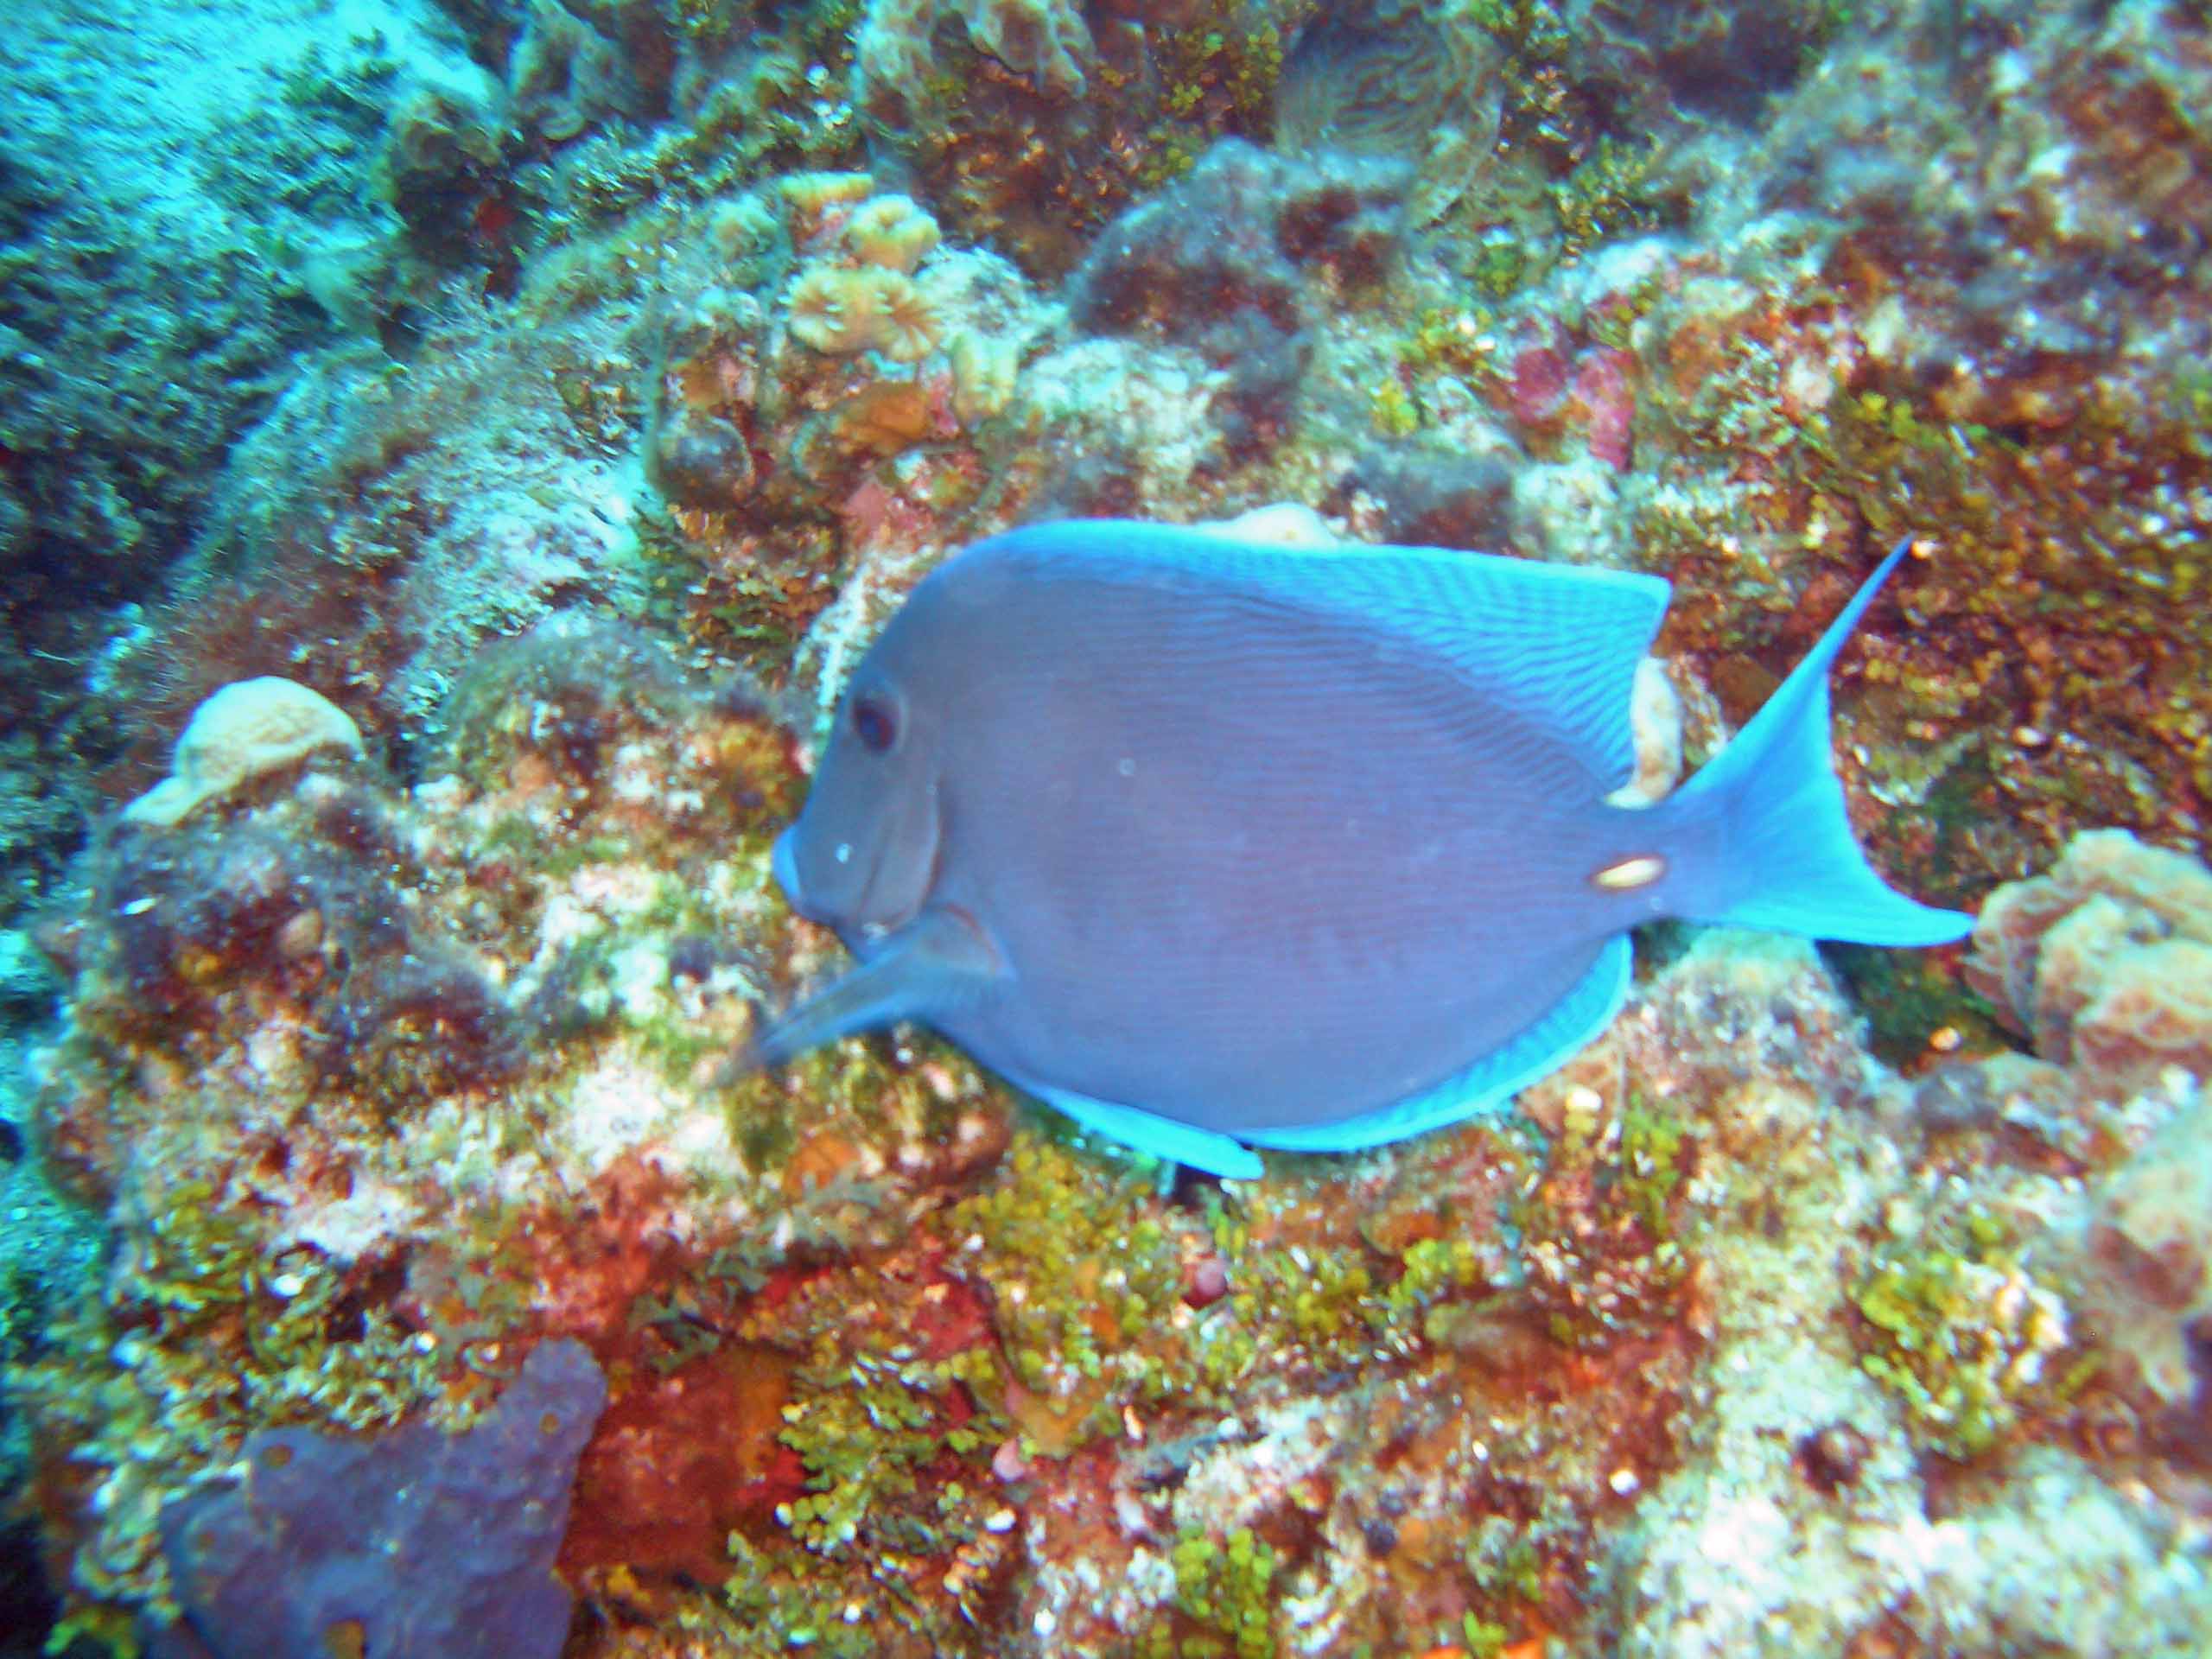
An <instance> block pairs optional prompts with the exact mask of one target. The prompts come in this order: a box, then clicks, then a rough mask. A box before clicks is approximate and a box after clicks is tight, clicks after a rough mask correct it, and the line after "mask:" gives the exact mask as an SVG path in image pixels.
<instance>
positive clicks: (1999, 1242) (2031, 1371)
mask: <svg viewBox="0 0 2212 1659" xmlns="http://www.w3.org/2000/svg"><path fill="white" fill-rule="evenodd" d="M1851 1300H1852V1304H1853V1306H1854V1307H1856V1308H1857V1309H1858V1311H1859V1316H1860V1319H1861V1324H1860V1325H1859V1332H1858V1334H1859V1365H1860V1367H1861V1368H1862V1369H1863V1370H1865V1371H1866V1374H1867V1375H1868V1376H1872V1377H1873V1378H1874V1379H1875V1380H1876V1381H1877V1382H1878V1383H1882V1384H1883V1385H1884V1386H1885V1388H1887V1389H1889V1390H1890V1391H1891V1393H1893V1394H1895V1395H1897V1397H1898V1399H1899V1400H1900V1401H1901V1402H1903V1403H1904V1407H1905V1411H1906V1414H1907V1418H1908V1421H1909V1423H1910V1428H1911V1431H1912V1433H1913V1436H1914V1438H1915V1439H1916V1440H1918V1441H1919V1442H1920V1443H1921V1444H1923V1445H1924V1446H1928V1447H1929V1448H1930V1449H1931V1450H1934V1451H1936V1452H1941V1453H1942V1454H1943V1455H1944V1456H1946V1457H1948V1458H1954V1459H1967V1458H1973V1457H1975V1456H1978V1455H1980V1453H1982V1452H1986V1451H1988V1450H1989V1449H1990V1448H1991V1447H1993V1446H1996V1445H1997V1444H1999V1442H2000V1441H2001V1440H2005V1438H2007V1437H2008V1436H2009V1435H2011V1434H2012V1433H2013V1432H2014V1431H2016V1430H2017V1429H2018V1428H2019V1427H2021V1426H2022V1425H2023V1424H2024V1423H2025V1422H2026V1421H2029V1420H2030V1419H2031V1418H2032V1417H2034V1416H2035V1415H2037V1414H2038V1413H2040V1412H2043V1411H2045V1410H2048V1409H2050V1408H2053V1407H2055V1406H2056V1405H2058V1404H2060V1403H2061V1398H2060V1396H2061V1394H2062V1390H2060V1389H2058V1388H2057V1387H2056V1385H2055V1383H2054V1382H2053V1381H2052V1379H2051V1376H2050V1371H2051V1362H2052V1361H2053V1359H2054V1358H2055V1357H2056V1356H2058V1355H2059V1354H2061V1353H2062V1352H2063V1351H2065V1350H2067V1349H2068V1347H2069V1345H2070V1340H2071V1339H2070V1338H2069V1333H2068V1330H2067V1322H2066V1308H2065V1305H2064V1304H2063V1302H2062V1301H2061V1300H2059V1299H2058V1297H2057V1296H2056V1294H2054V1293H2053V1292H2051V1291H2050V1290H2049V1289H2048V1288H2046V1287H2044V1286H2042V1285H2039V1284H2037V1282H2036V1281H2035V1280H2034V1278H2033V1277H2031V1275H2030V1274H2029V1273H2028V1272H2027V1270H2026V1269H2025V1268H2024V1266H2023V1265H2022V1262H2021V1259H2020V1256H2019V1254H2018V1248H2017V1241H2016V1239H2015V1238H2014V1236H2013V1233H2012V1227H2011V1225H2010V1224H2008V1223H2006V1222H2005V1221H2004V1220H2002V1219H2001V1218H2000V1217H1998V1216H1997V1215H1995V1214H1994V1213H1993V1212H1992V1211H1987V1210H1984V1209H1980V1208H1975V1209H1970V1210H1967V1211H1962V1212H1957V1213H1953V1214H1947V1215H1944V1216H1942V1217H1936V1218H1934V1219H1931V1220H1929V1221H1926V1222H1923V1224H1922V1225H1921V1226H1920V1228H1919V1230H1917V1232H1916V1233H1915V1234H1914V1235H1912V1236H1909V1237H1893V1238H1891V1239H1890V1240H1887V1241H1885V1243H1884V1244H1883V1245H1882V1246H1881V1247H1880V1248H1878V1249H1877V1250H1876V1252H1875V1254H1874V1255H1873V1257H1872V1261H1871V1262H1869V1263H1868V1266H1867V1269H1866V1272H1865V1274H1862V1275H1861V1276H1860V1278H1859V1281H1858V1282H1857V1283H1856V1284H1855V1285H1854V1286H1853V1288H1852V1292H1851Z"/></svg>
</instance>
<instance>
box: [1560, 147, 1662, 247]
mask: <svg viewBox="0 0 2212 1659" xmlns="http://www.w3.org/2000/svg"><path fill="white" fill-rule="evenodd" d="M1657 157H1658V149H1657V147H1656V145H1654V146H1650V147H1648V148H1644V149H1637V148H1634V147H1632V146H1630V145H1628V144H1624V143H1621V142H1619V141H1618V139H1615V138H1611V137H1601V138H1599V141H1598V143H1597V145H1596V147H1595V148H1594V149H1592V151H1591V152H1590V155H1589V156H1588V157H1587V158H1586V159H1585V160H1584V161H1583V162H1582V163H1581V165H1580V166H1579V167H1577V168H1575V169H1574V170H1573V172H1572V173H1570V174H1568V175H1567V177H1566V178H1564V179H1562V180H1560V182H1559V183H1558V184H1556V185H1554V187H1553V188H1552V193H1551V195H1552V208H1553V211H1554V213H1557V214H1558V215H1559V228H1560V237H1561V238H1562V245H1563V247H1564V249H1565V251H1566V252H1567V254H1568V255H1569V256H1573V255H1574V254H1578V253H1581V252H1583V251H1586V250H1587V249H1590V248H1592V247H1595V246H1597V245H1599V243H1602V242H1606V241H1610V240H1611V239H1612V238H1615V237H1618V236H1623V235H1626V234H1628V233H1629V232H1634V231H1641V230H1648V229H1649V228H1650V227H1651V226H1655V225H1656V224H1658V223H1659V222H1660V220H1661V219H1662V217H1663V212H1662V201H1661V200H1660V198H1659V196H1658V194H1657V193H1656V190H1655V188H1654V187H1653V182H1652V181H1653V173H1654V168H1655V166H1656V161H1657Z"/></svg>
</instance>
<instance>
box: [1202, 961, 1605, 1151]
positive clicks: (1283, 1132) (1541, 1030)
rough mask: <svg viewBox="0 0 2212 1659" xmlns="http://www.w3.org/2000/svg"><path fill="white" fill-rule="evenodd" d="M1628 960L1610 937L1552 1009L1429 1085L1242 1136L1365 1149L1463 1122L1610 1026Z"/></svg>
mask: <svg viewBox="0 0 2212 1659" xmlns="http://www.w3.org/2000/svg"><path fill="white" fill-rule="evenodd" d="M1633 962H1634V955H1633V951H1632V950H1631V947H1630V944H1629V938H1628V935H1627V934H1625V933H1622V934H1618V935H1616V936H1615V937H1614V938H1611V939H1608V940H1607V941H1606V942H1605V944H1604V945H1603V946H1601V947H1600V948H1599V951H1598V958H1597V960H1596V961H1595V962H1593V963H1591V964H1590V967H1589V969H1588V971H1586V973H1585V974H1584V975H1583V976H1582V977H1581V978H1580V979H1579V980H1577V981H1576V982H1574V986H1573V988H1572V989H1571V990H1569V991H1568V992H1567V995H1565V996H1564V997H1562V998H1560V1001H1559V1002H1558V1003H1557V1004H1556V1005H1554V1007H1553V1008H1552V1009H1551V1011H1550V1012H1549V1013H1548V1014H1545V1015H1544V1016H1543V1017H1542V1018H1541V1019H1540V1020H1537V1021H1536V1022H1535V1024H1534V1025H1532V1026H1529V1027H1526V1028H1525V1029H1524V1030H1522V1032H1521V1033H1519V1034H1518V1035H1516V1037H1514V1038H1513V1039H1512V1040H1511V1041H1510V1042H1508V1043H1507V1044H1506V1045H1505V1046H1503V1048H1500V1049H1498V1050H1497V1051H1496V1052H1493V1053H1490V1054H1485V1055H1484V1056H1483V1058H1480V1059H1479V1060H1477V1061H1476V1062H1475V1063H1474V1064H1473V1065H1470V1066H1468V1067H1467V1068H1466V1069H1465V1071H1458V1072H1454V1073H1453V1074H1452V1076H1451V1077H1446V1079H1445V1080H1444V1081H1443V1082H1442V1083H1440V1084H1436V1085H1434V1086H1433V1088H1428V1089H1424V1090H1421V1093H1419V1094H1417V1095H1413V1096H1408V1098H1406V1099H1404V1100H1402V1101H1398V1102H1396V1103H1394V1104H1392V1105H1389V1106H1385V1107H1383V1108H1382V1109H1379V1110H1376V1111H1372V1112H1367V1113H1364V1114H1363V1115H1361V1116H1357V1117H1347V1118H1343V1119H1340V1120H1338V1122H1332V1123H1300V1124H1295V1125H1293V1126H1292V1127H1289V1128H1280V1129H1248V1130H1245V1131H1244V1132H1243V1137H1244V1139H1245V1140H1247V1141H1251V1142H1252V1143H1253V1144H1254V1145H1255V1146H1261V1147H1273V1148H1274V1150H1276V1151H1279V1152H1364V1151H1366V1150H1367V1149H1368V1148H1370V1147H1382V1146H1388V1145H1389V1143H1390V1142H1392V1141H1403V1140H1405V1139H1406V1138H1407V1137H1408V1136H1409V1135H1422V1134H1425V1133H1427V1131H1428V1130H1430V1129H1440V1128H1444V1127H1445V1126H1446V1125H1447V1124H1452V1123H1463V1122H1465V1121H1466V1120H1467V1119H1469V1118H1471V1117H1474V1116H1478V1115H1479V1114H1481V1113H1483V1112H1486V1111H1489V1110H1491V1109H1493V1108H1495V1107H1497V1106H1499V1105H1502V1104H1503V1103H1504V1102H1505V1101H1506V1100H1507V1099H1509V1098H1510V1097H1511V1096H1513V1095H1514V1094H1516V1093H1517V1092H1518V1091H1519V1090H1522V1089H1525V1088H1527V1087H1528V1086H1529V1084H1532V1083H1535V1081H1537V1079H1539V1078H1541V1077H1548V1076H1550V1075H1551V1073H1553V1072H1554V1071H1557V1070H1559V1068H1560V1066H1561V1065H1565V1064H1566V1063H1567V1061H1568V1060H1570V1059H1572V1058H1573V1057H1574V1056H1575V1054H1577V1053H1578V1052H1580V1051H1581V1050H1582V1049H1583V1048H1584V1047H1586V1046H1588V1045H1589V1044H1590V1043H1591V1042H1592V1040H1593V1039H1596V1038H1597V1037H1598V1036H1599V1034H1600V1033H1603V1032H1604V1030H1605V1027H1607V1026H1610V1025H1611V1024H1612V1022H1613V1016H1614V1015H1615V1014H1618V1013H1619V1012H1620V1010H1621V1004H1622V1003H1623V1002H1624V1001H1627V999H1628V983H1629V970H1630V967H1631V965H1632V963H1633Z"/></svg>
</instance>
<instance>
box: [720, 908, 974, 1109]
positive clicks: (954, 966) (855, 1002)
mask: <svg viewBox="0 0 2212 1659" xmlns="http://www.w3.org/2000/svg"><path fill="white" fill-rule="evenodd" d="M1005 974H1006V963H1005V960H1004V958H1002V957H1001V956H1000V955H999V951H998V947H997V945H996V944H995V943H993V941H992V939H991V937H990V935H989V934H988V933H987V932H985V931H983V928H982V925H981V924H980V923H978V922H977V921H976V918H974V917H973V916H970V915H969V913H968V912H966V911H964V910H962V909H960V908H959V907H958V906H950V905H947V906H938V907H936V908H933V909H930V910H925V911H924V912H922V913H921V914H920V915H919V916H917V917H916V918H914V919H913V920H912V921H911V922H909V923H907V924H906V926H905V927H902V928H900V929H899V931H897V932H896V933H893V935H891V936H890V937H889V938H887V939H885V940H883V941H882V942H881V943H880V944H877V945H876V946H874V948H873V949H872V950H869V952H868V955H867V956H866V957H863V958H862V959H861V961H860V962H859V963H857V964H856V965H855V967H854V968H853V969H852V971H851V972H849V973H848V974H846V975H845V976H843V977H842V979H839V980H836V981H835V982H832V983H831V984H830V985H829V987H828V988H826V989H823V990H821V991H818V992H817V993H816V994H815V995H812V996H810V997H808V998H807V999H806V1000H805V1001H802V1002H800V1003H799V1004H798V1007H794V1008H792V1009H791V1010H789V1011H788V1012H787V1013H786V1014H785V1015H784V1017H783V1018H782V1019H780V1020H778V1021H776V1023H775V1024H774V1025H772V1026H771V1027H768V1029H767V1030H766V1031H765V1032H763V1033H761V1034H760V1037H759V1038H758V1039H755V1041H754V1042H753V1046H752V1047H751V1048H749V1049H747V1051H746V1052H744V1053H742V1054H741V1055H739V1056H737V1057H736V1058H734V1059H733V1060H732V1061H731V1062H730V1063H729V1065H728V1066H727V1067H725V1068H724V1070H723V1073H722V1081H723V1082H725V1083H729V1082H734V1081H735V1080H736V1079H737V1078H738V1077H742V1076H744V1075H745V1074H746V1073H747V1072H748V1071H758V1070H759V1069H760V1068H761V1067H762V1066H768V1065H782V1064H783V1063H784V1062H785V1060H788V1059H791V1058H793V1057H794V1056H797V1055H799V1054H804V1052H806V1051H807V1050H808V1049H810V1048H815V1047H818V1046H820V1045H822V1044H823V1043H826V1042H829V1041H830V1040H832V1039H835V1038H838V1037H842V1036H845V1035H847V1034H849V1033H852V1032H855V1031H872V1030H874V1029H875V1028H876V1027H880V1026H887V1025H890V1024H892V1023H893V1021H895V1020H927V1019H929V1018H931V1016H933V1015H941V1014H946V1013H949V1012H950V1011H951V1010H952V1009H955V1008H957V1007H961V1006H962V1005H963V1003H965V1002H967V1001H969V1000H971V999H972V998H974V997H976V996H977V995H981V994H982V992H983V991H984V990H986V989H987V988H989V987H990V986H991V985H993V984H995V983H996V982H998V981H1000V980H1001V979H1002V978H1003V977H1004V976H1005Z"/></svg>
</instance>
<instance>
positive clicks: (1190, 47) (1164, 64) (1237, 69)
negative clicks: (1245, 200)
mask: <svg viewBox="0 0 2212 1659" xmlns="http://www.w3.org/2000/svg"><path fill="white" fill-rule="evenodd" d="M1152 55H1153V71H1154V73H1155V74H1156V75H1157V76H1158V77H1159V79H1160V111H1161V119H1160V121H1159V122H1157V123H1156V124H1154V126H1153V128H1152V130H1150V131H1149V132H1147V134H1146V135H1145V143H1144V148H1145V151H1146V156H1147V159H1146V161H1145V162H1144V164H1143V165H1142V166H1141V167H1140V168H1139V169H1138V172H1137V183H1138V186H1139V188H1143V189H1154V188H1158V187H1159V186H1160V185H1162V184H1166V183H1167V182H1168V181H1171V180H1173V179H1178V178H1180V177H1181V176H1182V175H1184V174H1185V173H1187V172H1189V171H1190V170H1191V167H1192V163H1194V162H1196V161H1197V160H1198V156H1199V155H1200V154H1201V153H1203V152H1204V150H1205V147H1206V146H1207V145H1208V144H1210V143H1212V142H1213V141H1214V140H1215V139H1216V138H1218V137H1223V136H1224V135H1225V134H1259V133H1262V132H1264V130H1266V126H1267V123H1268V116H1269V112H1270V107H1271V105H1272V104H1273V101H1274V90H1275V83H1276V81H1277V80H1279V79H1281V77H1282V60H1283V43H1282V31H1281V28H1280V27H1279V26H1278V24H1277V22H1276V21H1275V19H1274V18H1273V17H1271V16H1268V13H1267V12H1266V11H1265V10H1262V9H1261V8H1256V7H1251V6H1247V5H1245V4H1243V3H1242V0H1198V5H1197V7H1196V9H1195V10H1193V11H1192V12H1191V14H1190V15H1189V16H1188V19H1187V21H1186V22H1185V23H1184V24H1183V26H1182V27H1180V28H1177V29H1164V30H1155V31H1154V32H1153V38H1152Z"/></svg>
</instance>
